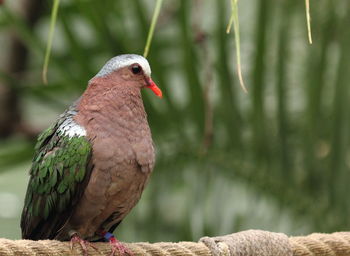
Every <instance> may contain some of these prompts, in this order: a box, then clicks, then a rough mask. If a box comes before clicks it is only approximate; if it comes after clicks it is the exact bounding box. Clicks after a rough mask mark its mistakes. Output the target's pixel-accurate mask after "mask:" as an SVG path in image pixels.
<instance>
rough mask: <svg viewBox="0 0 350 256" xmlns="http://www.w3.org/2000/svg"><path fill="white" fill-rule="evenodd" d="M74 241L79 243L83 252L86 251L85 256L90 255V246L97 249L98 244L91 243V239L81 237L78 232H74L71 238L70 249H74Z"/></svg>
mask: <svg viewBox="0 0 350 256" xmlns="http://www.w3.org/2000/svg"><path fill="white" fill-rule="evenodd" d="M74 243H79V244H80V246H81V248H82V250H83V252H84V256H88V247H89V246H90V247H92V248H94V249H95V250H97V248H96V246H94V245H93V244H92V243H90V242H89V241H86V240H84V239H82V238H80V237H79V235H78V234H77V233H75V234H73V235H72V237H71V240H70V249H71V250H73V246H74Z"/></svg>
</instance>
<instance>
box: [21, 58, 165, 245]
mask: <svg viewBox="0 0 350 256" xmlns="http://www.w3.org/2000/svg"><path fill="white" fill-rule="evenodd" d="M144 87H148V88H150V89H152V90H153V91H154V93H155V94H157V95H158V96H160V97H161V91H160V90H159V88H158V87H157V86H156V85H155V84H154V82H153V81H152V80H151V78H150V68H149V66H148V62H147V61H146V60H145V59H144V58H143V57H141V56H138V55H121V56H118V57H115V58H113V59H112V60H110V61H109V62H108V63H107V64H106V65H105V66H104V68H103V69H102V70H101V71H100V72H99V73H98V74H97V75H96V76H95V77H94V78H92V79H91V80H90V81H89V84H88V87H87V89H86V91H85V92H84V93H83V95H82V96H81V98H80V99H79V100H78V101H77V102H76V104H75V105H73V106H72V107H71V108H70V110H68V112H66V113H65V114H64V115H63V116H61V118H60V119H59V121H58V122H57V124H56V125H55V126H54V129H56V130H57V131H58V132H57V136H61V135H62V134H63V135H64V136H68V137H69V138H76V137H79V136H81V137H84V138H86V139H87V141H88V143H89V144H90V145H91V152H90V154H89V158H88V162H87V163H86V168H88V169H89V170H87V174H86V175H85V176H84V178H83V179H82V181H81V183H79V184H84V185H82V186H80V190H79V191H76V192H74V193H73V194H72V195H70V198H72V200H70V201H69V202H68V203H67V207H66V208H65V209H64V211H63V212H62V213H64V214H61V215H60V213H59V212H58V211H57V209H55V208H53V209H50V212H49V213H48V217H46V218H45V217H42V216H41V215H40V214H39V215H38V216H34V215H35V214H32V213H31V214H29V213H28V212H30V211H29V209H30V200H32V199H31V198H36V197H37V195H39V194H40V192H35V191H34V192H33V191H31V190H30V189H29V188H30V185H29V186H28V192H27V197H28V200H27V199H26V201H29V203H28V205H29V206H25V209H24V211H23V215H22V230H26V231H25V234H30V235H27V236H24V237H25V238H32V239H33V238H35V239H45V238H54V239H58V240H69V239H70V238H71V237H72V235H73V234H77V235H78V236H79V237H80V238H82V239H86V240H89V241H94V240H98V239H101V235H100V233H99V232H100V231H101V230H103V231H110V232H113V229H114V228H115V227H116V226H117V225H118V224H119V223H120V221H121V220H122V219H123V218H124V217H125V216H126V215H127V214H128V213H129V212H130V210H131V209H132V208H133V207H134V206H135V204H136V203H137V202H138V200H139V199H140V197H141V193H142V191H143V189H144V187H145V185H146V183H147V181H148V179H149V177H150V174H151V172H152V170H153V167H154V162H155V150H154V147H153V142H152V137H151V131H150V128H149V126H148V122H147V115H146V112H145V109H144V106H143V102H142V98H141V92H140V90H141V88H144ZM67 113H69V115H68V114H67ZM72 113H73V114H72ZM69 118H71V119H69ZM67 120H68V121H69V122H66V121H67ZM67 123H68V124H67ZM56 130H55V131H56ZM52 134H54V135H52ZM52 134H51V135H50V136H49V137H48V138H44V139H45V141H44V142H42V141H41V142H40V143H49V142H50V140H51V139H52V138H56V137H54V136H55V134H56V133H52ZM75 136H76V137H75ZM79 138H80V137H79ZM56 139H57V138H56ZM59 139H60V138H59ZM55 150H56V149H55ZM67 150H68V149H67ZM49 154H52V150H50V151H49V152H48V153H46V154H44V156H43V160H42V161H45V159H46V156H47V155H49ZM68 163H69V161H68ZM39 166H42V165H40V163H39ZM61 166H62V168H64V169H65V170H66V169H68V167H69V166H68V167H67V166H66V165H61ZM57 171H59V170H57ZM34 174H35V173H34V171H32V172H31V175H32V179H33V180H34V179H35V177H36V176H34ZM59 177H60V176H59ZM32 179H31V180H32ZM63 179H64V177H62V180H63ZM58 185H59V184H58ZM58 185H55V186H54V187H53V189H57V188H58ZM37 191H40V190H37ZM72 191H74V190H72ZM30 193H31V194H30ZM39 196H43V195H41V194H40V195H39ZM51 205H54V206H55V205H56V203H55V202H54V203H53V204H51ZM51 205H50V206H51ZM60 218H61V219H60ZM57 219H60V221H56V220H57ZM32 220H35V222H33V221H32ZM50 220H55V223H54V224H52V225H51V224H50ZM29 223H34V224H31V228H30V230H28V228H27V229H25V226H26V224H29ZM35 223H39V224H35ZM40 223H41V224H40ZM23 228H24V229H23Z"/></svg>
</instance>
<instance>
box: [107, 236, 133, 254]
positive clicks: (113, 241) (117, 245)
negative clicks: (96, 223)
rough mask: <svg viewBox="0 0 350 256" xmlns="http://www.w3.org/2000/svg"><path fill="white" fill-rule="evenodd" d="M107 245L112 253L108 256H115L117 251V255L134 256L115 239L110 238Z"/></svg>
mask: <svg viewBox="0 0 350 256" xmlns="http://www.w3.org/2000/svg"><path fill="white" fill-rule="evenodd" d="M109 244H110V245H111V247H112V252H111V255H110V256H115V253H116V252H117V251H118V252H119V255H129V256H134V254H133V253H132V251H131V250H130V249H129V248H127V247H125V246H124V245H123V244H122V243H121V242H119V241H118V240H117V239H116V238H115V237H111V239H110V240H109Z"/></svg>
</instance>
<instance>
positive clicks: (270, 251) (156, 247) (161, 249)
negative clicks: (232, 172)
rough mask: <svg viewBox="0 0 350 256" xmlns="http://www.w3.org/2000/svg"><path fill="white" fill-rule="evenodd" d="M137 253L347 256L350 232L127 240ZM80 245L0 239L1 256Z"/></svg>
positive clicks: (101, 249) (77, 250) (106, 248)
mask: <svg viewBox="0 0 350 256" xmlns="http://www.w3.org/2000/svg"><path fill="white" fill-rule="evenodd" d="M93 245H94V247H96V248H97V249H94V248H92V247H91V246H90V247H88V255H90V256H95V255H110V253H111V248H110V245H109V244H108V243H94V244H93ZM124 245H125V246H126V247H128V248H129V249H130V250H131V251H132V252H133V253H134V255H135V256H137V255H145V256H150V255H157V256H170V255H175V256H176V255H185V256H195V255H198V256H211V255H212V256H258V255H259V256H350V232H338V233H332V234H318V233H315V234H311V235H308V236H297V237H287V236H286V235H285V234H282V233H274V232H268V231H262V230H247V231H243V232H238V233H234V234H230V235H226V236H218V237H203V238H201V239H200V240H199V242H198V243H195V242H178V243H170V242H169V243H168V242H160V243H154V244H151V243H126V244H124ZM82 254H83V251H82V249H81V247H80V246H79V245H77V244H75V246H74V248H73V250H71V249H70V243H69V242H60V241H55V240H41V241H31V240H9V239H4V238H0V256H17V255H19V256H32V255H37V256H39V255H40V256H44V255H82Z"/></svg>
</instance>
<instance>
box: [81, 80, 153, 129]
mask: <svg viewBox="0 0 350 256" xmlns="http://www.w3.org/2000/svg"><path fill="white" fill-rule="evenodd" d="M77 111H78V114H77V115H76V118H75V119H76V121H77V122H78V123H79V124H81V125H82V126H83V127H86V128H87V130H88V133H89V130H90V133H93V132H94V131H96V130H99V131H101V130H103V131H107V132H108V133H110V134H111V136H113V134H114V133H120V132H122V133H124V132H125V134H130V132H132V133H137V131H139V130H144V129H146V130H149V128H148V123H147V116H146V112H145V110H144V106H143V102H142V98H141V92H140V89H139V88H136V87H126V86H123V85H114V86H110V87H107V88H106V87H104V88H103V87H102V86H99V85H98V84H94V83H92V84H90V85H89V87H88V88H87V90H86V91H85V92H84V94H83V95H82V97H81V99H80V102H79V103H78V105H77ZM133 136H134V135H133Z"/></svg>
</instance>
